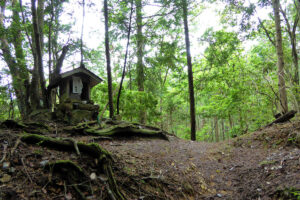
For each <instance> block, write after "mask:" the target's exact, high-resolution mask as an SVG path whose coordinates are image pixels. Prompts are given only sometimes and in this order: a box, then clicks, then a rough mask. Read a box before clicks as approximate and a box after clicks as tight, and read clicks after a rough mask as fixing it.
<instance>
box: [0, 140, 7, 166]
mask: <svg viewBox="0 0 300 200" xmlns="http://www.w3.org/2000/svg"><path fill="white" fill-rule="evenodd" d="M6 155H7V144H3V157H2V159H1V160H0V163H2V162H3V161H4V160H5V158H6Z"/></svg>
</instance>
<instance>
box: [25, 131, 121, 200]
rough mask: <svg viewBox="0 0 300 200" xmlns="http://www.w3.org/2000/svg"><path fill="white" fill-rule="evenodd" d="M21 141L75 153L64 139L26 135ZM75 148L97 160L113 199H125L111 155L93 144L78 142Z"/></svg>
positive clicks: (70, 144)
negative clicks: (113, 167)
mask: <svg viewBox="0 0 300 200" xmlns="http://www.w3.org/2000/svg"><path fill="white" fill-rule="evenodd" d="M21 140H22V141H23V142H26V143H30V144H37V145H40V146H44V147H47V148H53V149H57V150H59V151H76V150H75V148H74V143H73V142H72V141H69V140H65V139H55V138H52V137H45V136H41V135H37V134H26V135H24V136H23V137H22V138H21ZM77 147H78V150H79V151H80V152H81V153H83V154H86V155H89V156H91V157H93V158H96V159H97V160H98V167H99V168H98V170H99V172H100V173H103V174H105V176H106V177H107V179H108V180H107V182H108V185H109V188H110V190H111V192H112V195H113V196H114V198H115V199H118V200H123V199H125V198H124V196H123V194H122V193H121V192H120V191H119V189H118V186H117V184H116V181H115V178H114V176H113V170H112V157H111V154H110V153H109V152H108V151H106V150H104V149H103V148H101V147H100V146H99V145H98V144H95V143H91V144H85V143H82V142H78V143H77Z"/></svg>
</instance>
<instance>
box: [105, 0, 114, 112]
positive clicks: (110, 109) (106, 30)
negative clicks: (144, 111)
mask: <svg viewBox="0 0 300 200" xmlns="http://www.w3.org/2000/svg"><path fill="white" fill-rule="evenodd" d="M104 18H105V53H106V65H107V84H108V104H109V117H110V118H113V116H114V107H113V95H112V78H111V68H110V52H109V37H108V6H107V0H104Z"/></svg>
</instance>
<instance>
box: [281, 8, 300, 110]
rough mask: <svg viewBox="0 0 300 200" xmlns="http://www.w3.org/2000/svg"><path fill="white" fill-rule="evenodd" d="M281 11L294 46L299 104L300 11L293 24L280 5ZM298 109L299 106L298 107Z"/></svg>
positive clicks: (298, 102)
mask: <svg viewBox="0 0 300 200" xmlns="http://www.w3.org/2000/svg"><path fill="white" fill-rule="evenodd" d="M294 4H295V7H296V9H298V7H299V3H297V2H294ZM280 12H281V13H282V16H283V18H284V20H285V23H286V27H287V32H288V34H289V37H290V43H291V47H292V52H291V53H292V58H293V64H294V75H293V84H294V86H295V90H294V91H295V95H296V100H297V104H298V105H300V94H299V84H300V83H299V56H298V51H297V36H296V30H297V26H298V24H299V19H300V13H299V12H297V14H296V15H295V17H294V19H293V24H291V23H290V22H289V19H288V17H287V15H286V12H285V11H284V10H283V9H282V7H281V6H280ZM297 109H298V108H297Z"/></svg>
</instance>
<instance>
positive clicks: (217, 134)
mask: <svg viewBox="0 0 300 200" xmlns="http://www.w3.org/2000/svg"><path fill="white" fill-rule="evenodd" d="M218 121H219V120H218V117H215V137H216V142H219V140H220V139H219V123H218Z"/></svg>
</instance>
